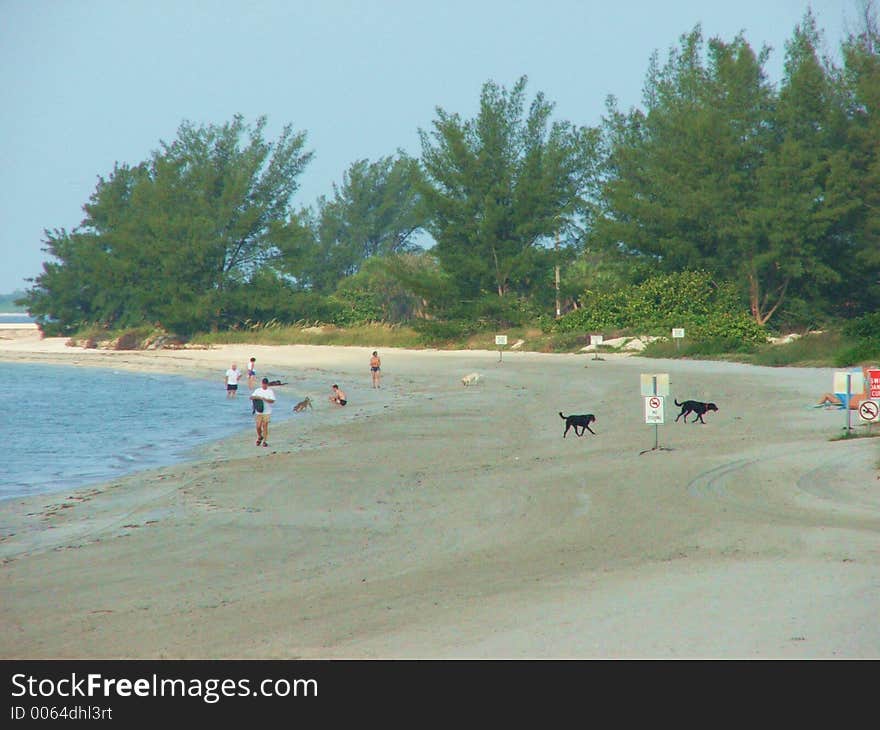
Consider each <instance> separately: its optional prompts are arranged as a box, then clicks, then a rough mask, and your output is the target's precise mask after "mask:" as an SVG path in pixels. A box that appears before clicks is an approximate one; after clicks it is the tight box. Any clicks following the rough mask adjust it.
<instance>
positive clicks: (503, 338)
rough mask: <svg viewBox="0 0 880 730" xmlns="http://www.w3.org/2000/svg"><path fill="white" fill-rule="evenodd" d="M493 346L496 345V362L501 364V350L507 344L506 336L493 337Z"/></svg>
mask: <svg viewBox="0 0 880 730" xmlns="http://www.w3.org/2000/svg"><path fill="white" fill-rule="evenodd" d="M495 344H496V345H498V362H501V357H502V355H501V348H502V347H504V345H506V344H507V335H495Z"/></svg>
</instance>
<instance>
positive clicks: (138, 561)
mask: <svg viewBox="0 0 880 730" xmlns="http://www.w3.org/2000/svg"><path fill="white" fill-rule="evenodd" d="M2 334H5V333H0V359H5V360H28V361H31V360H41V361H46V362H67V363H74V362H76V363H79V364H83V365H99V366H111V367H128V368H133V369H141V370H150V369H160V370H163V371H166V372H181V373H186V374H188V375H193V374H197V375H202V376H204V377H214V378H217V379H218V382H219V378H220V376H221V375H222V372H223V371H224V370H225V368H226V367H228V364H229V362H231V361H233V360H236V361H237V362H239V363H243V362H246V361H247V359H248V357H250V356H251V355H253V356H255V357H256V358H257V362H258V366H259V365H262V366H263V367H262V368H261V369H262V370H264V371H265V370H266V369H272V370H273V371H276V372H286V373H297V372H309V373H310V374H311V375H313V376H315V375H317V376H319V377H324V376H326V379H327V386H328V390H329V385H330V384H331V383H332V382H339V383H340V385H342V387H343V389H344V390H346V391H347V393H348V395H349V399H350V406H348V407H347V408H346V409H344V410H343V409H335V408H331V406H330V405H329V404H328V403H327V401H326V394H325V393H314V394H312V396H313V399H314V400H315V406H316V408H315V411H314V412H312V413H306V414H303V415H301V416H297V417H295V418H293V419H291V421H290V422H288V423H285V424H283V425H280V426H278V427H277V428H274V429H273V430H272V432H271V434H270V442H271V443H272V448H270V449H259V450H258V449H257V448H255V446H254V443H253V438H252V435H251V432H250V431H248V432H246V433H243V434H241V435H240V436H237V437H235V438H233V439H230V440H228V441H227V442H226V443H219V444H214V445H212V446H211V447H210V448H208V449H206V450H205V451H204V453H202V454H199V455H198V457H197V458H196V459H194V461H192V462H191V463H188V464H184V465H180V466H176V467H173V468H163V469H160V470H155V471H151V472H145V473H143V474H139V475H135V476H131V477H127V478H124V479H119V480H115V481H113V482H110V483H107V484H100V485H94V486H92V487H89V488H86V489H82V490H78V491H75V492H62V493H59V494H55V495H51V496H48V497H46V496H44V497H34V498H30V499H26V500H7V501H5V502H0V560H2V566H0V594H2V596H3V600H2V603H0V623H2V625H3V627H4V630H3V632H2V634H0V656H2V657H4V658H46V657H48V658H61V657H74V658H116V657H132V658H162V657H164V658H294V657H303V658H328V657H348V658H360V657H381V658H391V657H419V658H434V657H442V658H447V657H468V658H471V657H474V658H477V657H538V658H543V657H583V658H601V657H646V658H653V657H688V658H692V657H712V658H715V657H718V658H726V657H783V658H810V657H873V658H876V657H878V656H880V622H878V621H877V616H878V615H880V480H878V463H880V448H878V444H880V441H877V440H875V439H850V440H847V441H836V442H832V441H830V440H829V439H830V438H831V437H833V436H835V435H837V434H839V433H840V430H841V427H842V426H843V425H844V424H845V418H844V416H843V414H842V412H840V411H824V410H822V409H813V408H810V407H808V406H809V404H810V403H812V402H814V401H815V399H816V397H817V396H818V395H820V394H821V393H822V392H824V391H826V390H828V389H829V387H830V383H831V378H832V375H831V371H830V370H823V369H796V368H779V369H771V368H758V367H750V366H741V365H734V364H729V363H703V362H690V361H675V362H672V361H657V360H648V359H643V358H638V357H613V356H606V359H605V360H599V361H597V360H593V359H592V357H591V356H589V355H539V354H531V353H519V352H517V353H513V352H510V353H505V356H504V358H503V362H499V357H498V353H497V352H463V353H449V352H438V351H424V352H422V351H405V350H380V353H379V354H380V355H381V356H382V363H383V386H384V387H383V388H382V389H381V390H373V389H371V388H370V375H369V367H368V365H369V362H368V361H369V354H370V352H371V351H372V349H373V348H324V347H306V346H290V347H277V348H272V347H247V348H244V347H236V346H225V347H217V348H212V349H210V350H179V351H159V352H119V353H116V352H104V351H84V350H72V349H71V348H66V347H64V345H63V341H59V340H39V339H38V338H36V337H32V336H31V337H27V336H21V335H17V336H15V337H6V338H2ZM472 371H476V372H479V373H481V375H482V376H483V377H482V379H481V380H480V382H479V383H478V384H477V385H475V386H472V387H468V388H465V387H462V385H461V382H460V380H459V379H460V377H461V376H462V375H464V374H466V373H469V372H472ZM653 372H667V373H669V374H670V376H671V383H672V394H673V395H675V396H676V397H678V399H679V400H681V399H682V398H697V399H701V400H712V401H715V402H716V403H717V404H718V406H719V409H720V410H719V411H718V412H717V413H711V414H709V415H708V416H707V417H706V421H707V425H700V424H698V423H697V424H691V423H686V424H685V423H681V422H679V423H673V422H672V420H673V418H674V417H675V415H676V413H677V409H675V408H674V406H673V407H672V408H668V409H667V412H666V420H667V423H666V424H665V425H663V426H660V427H659V431H658V441H659V445H660V446H661V447H662V448H661V449H659V450H653V449H652V447H653V446H654V429H653V427H652V426H648V425H646V424H645V423H644V412H643V402H642V397H641V395H640V392H639V375H640V374H641V373H653ZM218 397H223V395H222V392H221V391H219V390H218ZM283 397H284V396H283V394H282V398H283ZM294 402H295V401H294V398H293V397H291V398H290V399H289V402H285V401H284V400H282V401H281V403H280V405H279V407H283V408H291V407H292V406H293V403H294ZM559 411H563V412H564V413H566V414H569V413H579V412H591V413H594V414H595V415H596V416H597V418H598V420H597V422H596V423H595V424H594V425H593V430H594V431H596V434H597V435H596V436H591V435H590V434H589V433H588V434H586V436H585V437H583V438H576V437H574V436H573V435H572V434H571V433H569V435H568V437H567V438H566V439H564V440H563V438H562V429H563V422H562V420H561V419H560V418H559V415H558V413H559ZM859 428H864V427H859ZM642 452H645V453H642Z"/></svg>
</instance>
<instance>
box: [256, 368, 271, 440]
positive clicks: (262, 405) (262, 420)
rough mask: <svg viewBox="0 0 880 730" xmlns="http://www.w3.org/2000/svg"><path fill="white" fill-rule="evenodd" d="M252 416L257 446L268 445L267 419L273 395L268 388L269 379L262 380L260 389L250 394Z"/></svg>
mask: <svg viewBox="0 0 880 730" xmlns="http://www.w3.org/2000/svg"><path fill="white" fill-rule="evenodd" d="M251 401H253V404H254V414H255V416H256V421H257V446H268V445H269V417H270V416H271V415H272V404H273V403H274V402H275V393H273V392H272V389H271V388H270V387H269V378H263V382H262V383H261V385H260V387H259V388H257V389H256V390H255V391H254V392H253V393H251Z"/></svg>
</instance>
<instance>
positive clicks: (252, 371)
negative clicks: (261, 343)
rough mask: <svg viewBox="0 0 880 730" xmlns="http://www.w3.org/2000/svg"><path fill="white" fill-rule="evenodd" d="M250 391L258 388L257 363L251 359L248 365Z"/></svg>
mask: <svg viewBox="0 0 880 730" xmlns="http://www.w3.org/2000/svg"><path fill="white" fill-rule="evenodd" d="M247 376H248V390H253V389H254V388H256V387H257V361H256V360H255V359H254V358H251V359H250V362H249V363H248V372H247Z"/></svg>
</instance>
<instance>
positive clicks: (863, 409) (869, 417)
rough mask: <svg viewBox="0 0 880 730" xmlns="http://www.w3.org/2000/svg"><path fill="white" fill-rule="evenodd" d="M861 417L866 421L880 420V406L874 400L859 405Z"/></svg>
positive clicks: (864, 401)
mask: <svg viewBox="0 0 880 730" xmlns="http://www.w3.org/2000/svg"><path fill="white" fill-rule="evenodd" d="M859 415H860V416H861V417H862V420H864V421H876V420H877V419H878V418H880V404H878V403H877V401H873V400H863V401H862V402H861V403H859Z"/></svg>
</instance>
